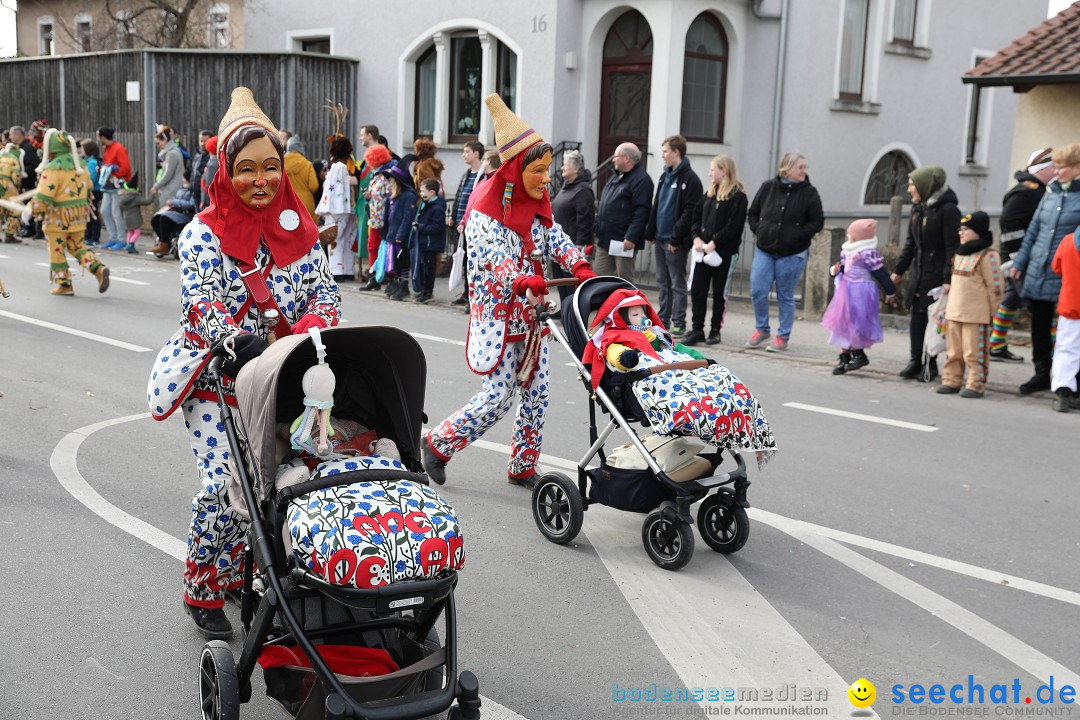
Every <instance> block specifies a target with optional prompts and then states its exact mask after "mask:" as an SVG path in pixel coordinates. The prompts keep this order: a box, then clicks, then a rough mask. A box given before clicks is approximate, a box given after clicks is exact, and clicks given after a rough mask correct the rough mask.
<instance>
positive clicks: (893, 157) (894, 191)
mask: <svg viewBox="0 0 1080 720" xmlns="http://www.w3.org/2000/svg"><path fill="white" fill-rule="evenodd" d="M914 169H915V163H913V162H912V161H911V158H909V157H908V156H907V153H905V152H903V151H902V150H891V151H889V152H887V153H885V154H884V155H882V156H881V159H880V160H878V161H877V165H874V169H873V170H872V171H871V172H870V179H869V180H867V181H866V196H865V197H864V198H863V204H864V205H888V204H889V202H890V201H891V200H892V198H893V196H894V195H899V196H901V197H903V198H905V199H906V198H907V183H908V173H910V172H911V171H912V170H914Z"/></svg>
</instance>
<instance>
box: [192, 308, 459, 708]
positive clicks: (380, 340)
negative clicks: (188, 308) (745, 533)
mask: <svg viewBox="0 0 1080 720" xmlns="http://www.w3.org/2000/svg"><path fill="white" fill-rule="evenodd" d="M321 337H322V341H323V344H324V346H325V349H326V362H327V364H328V365H329V366H330V368H331V370H332V371H333V373H334V376H335V379H336V390H335V392H334V413H335V415H338V416H341V417H342V418H348V419H351V420H355V421H357V422H360V423H363V424H364V425H365V426H366V427H369V428H372V429H374V430H376V431H377V432H378V435H379V437H381V438H390V439H392V440H393V441H394V443H396V445H397V449H398V452H399V453H400V456H401V459H400V463H401V466H404V467H405V468H407V471H402V470H401V469H392V470H390V469H382V468H379V469H374V468H373V469H361V470H355V471H352V472H341V473H339V474H331V475H327V476H322V477H316V478H313V479H311V480H306V481H304V482H301V483H300V484H296V485H293V486H291V487H285V488H282V489H279V488H276V487H275V473H276V469H277V464H278V463H279V462H280V460H281V457H280V456H279V452H278V450H277V449H276V447H277V439H276V432H277V429H278V427H279V423H281V422H285V423H287V422H289V421H290V420H291V419H293V418H296V417H297V416H298V415H299V414H300V413H302V412H303V409H304V406H303V401H304V392H303V390H302V388H301V378H302V376H303V375H304V372H305V371H306V370H307V369H308V368H309V367H311V366H312V365H314V364H316V349H315V345H314V343H313V342H312V340H311V338H310V337H309V336H308V335H297V336H291V337H287V338H283V339H281V340H278V341H277V342H275V343H273V344H272V345H271V346H270V347H269V348H268V349H267V350H266V352H265V353H263V354H262V355H261V356H260V357H258V358H256V359H255V360H253V361H251V362H250V363H248V365H247V366H245V367H244V369H243V371H241V372H240V374H239V377H238V378H237V383H236V395H237V417H236V420H235V421H234V417H233V413H232V411H231V410H230V408H229V406H228V405H226V404H225V402H224V394H223V389H222V384H221V375H220V364H221V358H220V357H215V358H214V360H213V361H212V362H211V364H210V369H209V372H210V373H211V378H213V380H214V381H215V384H216V385H217V391H218V401H219V404H220V405H221V417H222V421H223V423H224V425H225V431H226V434H227V437H228V439H229V444H230V446H231V447H232V448H233V449H234V453H233V455H232V457H233V482H234V483H235V484H238V485H239V489H240V490H241V491H242V498H243V501H242V502H243V505H244V506H246V508H247V509H248V513H249V514H250V517H251V525H250V528H249V530H248V535H247V549H246V551H245V556H244V572H243V590H242V592H241V601H240V608H241V609H240V615H241V622H242V625H243V628H244V635H245V637H244V644H243V650H242V652H241V654H240V657H239V658H237V659H234V657H233V653H232V651H231V650H230V648H229V646H228V644H226V643H225V642H223V641H220V640H215V641H211V642H208V643H207V644H206V646H205V647H204V648H203V652H202V655H201V657H200V660H199V665H200V668H199V673H200V680H199V693H200V700H201V702H202V717H203V719H204V720H235V719H236V718H238V717H239V705H240V704H241V703H244V702H247V701H249V700H250V699H251V676H252V673H253V672H254V669H255V666H256V664H257V663H259V660H260V656H261V655H264V653H265V652H269V651H276V652H277V653H279V654H280V653H282V652H286V653H289V654H291V655H295V656H297V657H301V656H306V659H307V660H308V661H309V663H297V664H296V665H298V666H292V665H287V666H284V667H282V666H278V667H268V666H266V665H264V678H265V680H266V686H267V694H268V695H270V696H271V697H273V698H274V699H276V700H278V701H279V702H280V703H281V704H282V705H283V706H284V707H285V709H286V710H287V711H289V712H290V714H292V715H294V716H295V717H297V718H303V719H304V720H308V719H311V718H322V717H326V718H359V719H370V720H390V719H391V718H393V719H395V720H398V719H412V718H426V717H430V716H433V715H436V714H438V715H439V716H440V717H441V716H442V714H443V713H446V712H447V711H448V710H449V716H448V717H449V718H459V719H461V720H473V719H474V718H479V717H480V712H479V707H480V700H479V688H478V685H477V680H476V677H475V676H474V675H473V674H472V673H471V672H469V671H463V672H461V673H460V675H459V674H458V663H457V625H456V623H457V618H456V613H455V605H454V588H455V586H456V585H457V580H458V577H457V573H456V571H454V570H452V569H446V570H445V571H439V572H437V573H432V576H426V577H423V578H419V579H411V580H403V581H401V582H390V583H388V584H383V585H382V586H380V587H372V588H365V589H360V588H357V587H352V586H345V585H342V584H336V583H331V582H329V581H328V579H327V578H325V577H322V576H320V575H318V574H316V573H315V572H312V571H311V570H310V569H309V568H308V567H306V566H305V565H304V563H303V562H299V561H298V560H297V558H296V556H295V555H294V554H293V553H291V552H288V551H287V550H286V549H285V543H284V538H283V537H282V536H283V535H284V534H285V533H287V532H288V525H287V522H288V520H287V518H286V510H287V508H289V507H290V502H291V501H292V500H294V499H295V498H300V497H306V496H307V495H309V494H312V493H316V492H318V491H320V490H324V489H328V488H340V487H342V486H348V485H351V484H353V483H378V482H384V483H386V487H387V488H388V489H389V488H395V487H397V486H396V485H395V483H402V482H408V483H409V485H408V487H409V488H411V489H413V490H418V489H419V490H423V491H424V492H425V493H427V492H429V489H428V488H427V487H426V485H427V477H426V476H425V475H423V474H421V472H420V470H421V465H420V462H419V459H418V456H419V447H420V446H419V442H420V430H421V426H422V421H423V412H422V410H423V402H424V385H425V375H426V363H425V360H424V354H423V351H422V350H421V349H420V346H419V345H418V344H417V342H416V341H415V340H414V339H413V338H412V337H410V336H409V335H408V334H406V333H405V332H403V331H401V330H398V329H396V328H390V327H357V328H337V329H330V330H326V331H323V332H322V333H321ZM416 483H419V484H420V485H416ZM236 489H237V488H236V487H235V485H234V487H233V488H231V490H230V495H231V496H233V493H234V492H235V491H236ZM237 494H239V493H237ZM429 496H430V497H432V498H433V499H435V496H434V495H433V494H431V495H429ZM233 502H234V505H238V504H239V502H240V500H239V498H238V497H233ZM283 528H285V529H283ZM440 616H441V617H442V619H443V622H442V626H443V637H444V638H445V643H440V642H439V635H438V631H437V629H436V622H437V621H438V620H439V618H440ZM330 643H333V644H334V648H333V649H342V648H343V649H344V650H345V651H348V650H350V649H351V650H355V651H356V652H357V653H361V652H382V651H383V650H384V651H385V653H386V654H388V656H389V657H390V658H391V659H392V661H393V663H394V664H395V665H396V666H397V667H399V668H400V669H399V670H397V671H394V672H389V673H384V674H377V675H373V676H370V677H355V676H349V673H348V672H347V671H343V670H341V667H337V668H335V667H332V664H333V663H332V662H331V661H330V659H328V658H329V655H328V656H327V658H324V657H323V654H322V653H325V652H327V651H328V650H329V649H331V648H330ZM317 648H322V652H317ZM372 648H375V649H374V650H372ZM380 649H381V650H380ZM380 657H381V655H380ZM308 664H309V665H310V667H307V665H308ZM455 701H456V702H457V705H456V706H455V705H454V703H455Z"/></svg>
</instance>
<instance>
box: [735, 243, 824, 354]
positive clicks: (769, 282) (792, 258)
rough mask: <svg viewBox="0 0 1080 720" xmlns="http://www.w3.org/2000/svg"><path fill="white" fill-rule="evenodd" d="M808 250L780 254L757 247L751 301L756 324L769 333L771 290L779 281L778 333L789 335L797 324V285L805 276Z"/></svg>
mask: <svg viewBox="0 0 1080 720" xmlns="http://www.w3.org/2000/svg"><path fill="white" fill-rule="evenodd" d="M808 257H810V251H809V250H803V251H802V252H801V253H798V254H797V255H787V256H785V257H778V256H776V255H771V254H770V253H767V252H765V251H764V250H761V249H760V248H758V249H755V250H754V262H753V264H751V266H750V300H751V301H752V302H753V304H754V327H755V328H756V329H757V330H759V331H761V332H765V333H767V332H769V291H770V290H772V286H773V283H774V282H775V283H776V304H777V305H778V310H779V315H780V323H779V327H777V328H776V334H777V335H779V336H780V337H783V338H786V337H788V336H789V335H791V328H792V327H793V326H794V325H795V285H796V284H797V283H798V282H799V278H800V277H802V272H803V268H805V267H806V259H807V258H808Z"/></svg>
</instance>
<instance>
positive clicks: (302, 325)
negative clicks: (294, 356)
mask: <svg viewBox="0 0 1080 720" xmlns="http://www.w3.org/2000/svg"><path fill="white" fill-rule="evenodd" d="M313 327H317V328H319V329H320V330H325V329H326V321H325V320H323V319H322V318H321V317H319V316H318V315H315V314H313V313H308V314H307V315H304V316H303V317H302V318H300V319H299V320H297V321H296V324H295V325H293V326H292V334H293V335H303V334H304V333H306V332H307V331H308V330H309V329H310V328H313Z"/></svg>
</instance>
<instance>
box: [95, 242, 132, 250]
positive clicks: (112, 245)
mask: <svg viewBox="0 0 1080 720" xmlns="http://www.w3.org/2000/svg"><path fill="white" fill-rule="evenodd" d="M126 247H127V243H126V242H116V241H115V240H113V241H110V242H107V243H105V244H104V245H102V246H101V249H102V250H123V249H124V248H126Z"/></svg>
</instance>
